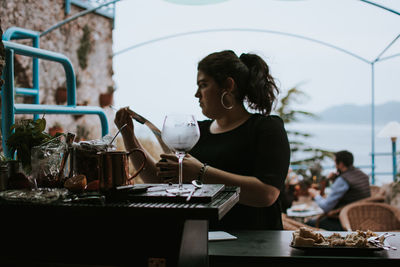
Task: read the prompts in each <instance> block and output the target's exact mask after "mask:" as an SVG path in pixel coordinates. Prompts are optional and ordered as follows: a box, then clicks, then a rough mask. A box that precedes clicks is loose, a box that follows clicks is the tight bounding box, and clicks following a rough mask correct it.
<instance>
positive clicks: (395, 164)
mask: <svg viewBox="0 0 400 267" xmlns="http://www.w3.org/2000/svg"><path fill="white" fill-rule="evenodd" d="M396 139H397V138H396V137H392V138H391V140H392V158H393V182H396V175H397V159H396Z"/></svg>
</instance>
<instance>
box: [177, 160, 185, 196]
mask: <svg viewBox="0 0 400 267" xmlns="http://www.w3.org/2000/svg"><path fill="white" fill-rule="evenodd" d="M185 154H186V153H185V152H176V156H177V157H178V163H179V185H178V189H179V190H182V181H183V158H184V157H185Z"/></svg>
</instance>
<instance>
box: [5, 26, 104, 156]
mask: <svg viewBox="0 0 400 267" xmlns="http://www.w3.org/2000/svg"><path fill="white" fill-rule="evenodd" d="M12 31H13V32H14V33H7V31H6V34H4V35H5V36H6V38H10V39H11V37H14V38H15V39H17V38H18V39H21V38H24V36H28V34H26V33H27V32H29V31H26V32H25V31H23V29H20V28H18V29H15V28H13V29H12ZM12 31H10V32H12ZM21 32H22V33H21ZM31 33H34V32H31ZM33 36H34V34H33ZM3 44H4V48H5V50H6V66H5V69H4V74H3V76H4V81H5V83H4V86H3V89H2V90H1V99H2V106H1V111H2V113H1V116H2V120H1V130H2V134H3V143H2V144H3V149H4V155H5V156H6V157H12V156H13V155H11V153H10V151H9V149H8V147H7V145H6V143H7V140H8V137H9V136H10V134H11V133H10V128H11V126H12V125H13V124H14V115H15V114H35V115H37V116H38V114H93V115H98V116H99V118H100V122H101V128H102V135H103V136H104V135H106V134H108V131H109V129H108V122H107V116H106V114H105V113H104V111H103V109H102V108H100V107H94V106H92V107H91V106H77V105H76V93H75V91H76V80H75V72H74V69H73V67H72V64H71V62H70V60H69V59H68V58H67V57H66V56H64V55H62V54H59V53H55V52H51V51H47V50H43V49H40V48H36V47H30V46H26V45H22V44H18V43H15V42H11V41H3ZM14 53H15V54H19V55H23V56H28V57H32V58H33V59H34V60H35V59H36V60H38V59H39V58H41V59H45V60H49V61H54V62H58V63H60V64H61V65H62V66H63V67H64V70H65V74H66V84H67V105H41V104H39V101H38V99H39V86H38V85H39V66H38V63H36V64H37V66H36V70H37V71H34V78H33V79H34V81H35V79H36V81H37V82H35V83H34V85H37V88H35V86H34V88H14ZM34 68H35V65H34ZM35 75H36V77H35ZM17 91H18V93H19V94H25V95H26V94H28V95H34V96H35V103H34V104H15V103H14V92H17ZM36 98H37V101H36Z"/></svg>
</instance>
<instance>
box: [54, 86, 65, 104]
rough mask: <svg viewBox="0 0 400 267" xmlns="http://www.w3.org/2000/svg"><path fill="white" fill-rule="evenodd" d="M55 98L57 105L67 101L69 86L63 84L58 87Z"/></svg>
mask: <svg viewBox="0 0 400 267" xmlns="http://www.w3.org/2000/svg"><path fill="white" fill-rule="evenodd" d="M55 100H56V104H57V105H61V104H64V103H66V102H67V88H65V87H63V86H61V87H58V88H57V90H56V94H55Z"/></svg>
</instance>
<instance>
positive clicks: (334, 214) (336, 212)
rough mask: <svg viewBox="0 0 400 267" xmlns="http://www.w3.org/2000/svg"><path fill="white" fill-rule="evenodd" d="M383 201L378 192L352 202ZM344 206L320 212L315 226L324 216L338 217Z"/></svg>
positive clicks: (317, 225)
mask: <svg viewBox="0 0 400 267" xmlns="http://www.w3.org/2000/svg"><path fill="white" fill-rule="evenodd" d="M384 201H385V197H384V196H382V195H380V194H377V195H376V196H372V194H371V197H367V198H363V199H360V200H358V201H356V202H353V203H361V202H376V203H381V202H384ZM353 203H350V204H353ZM350 204H348V205H350ZM346 206H347V205H346ZM346 206H343V207H340V208H337V209H334V210H331V211H329V212H327V213H324V214H321V215H320V216H318V218H317V220H316V222H315V226H316V227H317V228H319V223H320V221H321V220H322V219H323V218H325V217H329V218H336V219H338V218H339V213H340V211H341V210H342V209H343V208H344V207H346Z"/></svg>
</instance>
